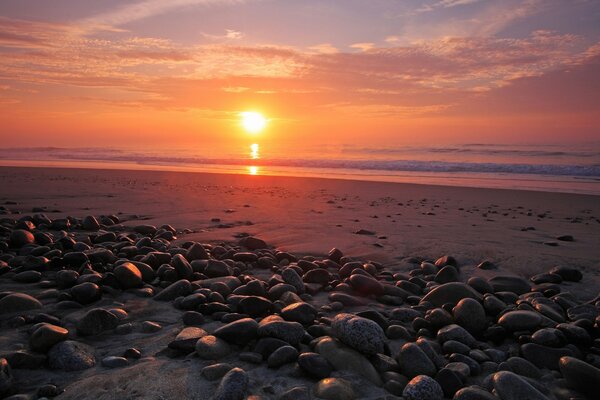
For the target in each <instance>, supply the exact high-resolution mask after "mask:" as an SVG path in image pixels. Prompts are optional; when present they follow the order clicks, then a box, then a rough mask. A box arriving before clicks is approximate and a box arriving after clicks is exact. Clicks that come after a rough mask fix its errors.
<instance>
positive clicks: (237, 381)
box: [212, 368, 250, 400]
mask: <svg viewBox="0 0 600 400" xmlns="http://www.w3.org/2000/svg"><path fill="white" fill-rule="evenodd" d="M249 381H250V379H249V378H248V374H246V371H244V370H243V369H241V368H233V369H231V370H230V371H229V372H227V373H226V374H225V376H224V377H223V379H221V383H219V386H218V387H217V390H216V391H215V394H214V395H213V397H212V400H243V399H244V398H245V396H246V391H247V390H248V384H249Z"/></svg>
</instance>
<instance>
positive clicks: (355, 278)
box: [349, 274, 384, 296]
mask: <svg viewBox="0 0 600 400" xmlns="http://www.w3.org/2000/svg"><path fill="white" fill-rule="evenodd" d="M349 282H350V285H351V286H352V288H353V289H354V290H356V292H357V293H359V294H360V295H362V296H370V295H373V296H381V295H382V294H383V292H384V289H383V285H382V284H381V283H380V282H379V281H378V280H376V279H374V278H371V277H370V276H366V275H363V274H353V275H352V276H350V278H349Z"/></svg>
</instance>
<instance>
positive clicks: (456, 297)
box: [421, 282, 482, 307]
mask: <svg viewBox="0 0 600 400" xmlns="http://www.w3.org/2000/svg"><path fill="white" fill-rule="evenodd" d="M464 298H471V299H475V300H479V301H481V299H482V296H481V295H480V294H479V293H478V292H477V291H476V290H475V289H473V288H472V287H471V286H469V285H467V284H465V283H461V282H450V283H444V284H443V285H440V286H437V287H435V288H434V289H433V290H431V291H430V292H429V293H427V294H426V295H425V296H424V297H423V298H422V299H421V303H431V304H432V305H434V306H436V307H441V306H442V305H444V304H446V303H450V304H456V303H458V302H459V301H461V300H462V299H464Z"/></svg>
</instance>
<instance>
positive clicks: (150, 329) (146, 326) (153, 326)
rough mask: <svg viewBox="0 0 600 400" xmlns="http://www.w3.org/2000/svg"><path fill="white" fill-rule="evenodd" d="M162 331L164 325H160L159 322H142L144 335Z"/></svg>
mask: <svg viewBox="0 0 600 400" xmlns="http://www.w3.org/2000/svg"><path fill="white" fill-rule="evenodd" d="M161 329H162V325H160V324H159V323H157V322H152V321H142V323H141V325H140V330H141V331H142V332H143V333H154V332H158V331H160V330H161Z"/></svg>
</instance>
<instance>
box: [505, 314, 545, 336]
mask: <svg viewBox="0 0 600 400" xmlns="http://www.w3.org/2000/svg"><path fill="white" fill-rule="evenodd" d="M541 323H542V316H541V315H540V314H538V313H537V312H535V311H527V310H517V311H509V312H507V313H506V314H504V315H503V316H502V317H500V319H499V320H498V324H500V326H502V327H503V328H504V329H506V330H507V331H509V332H515V331H532V330H535V329H536V328H537V327H538V326H539V325H540V324H541Z"/></svg>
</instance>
